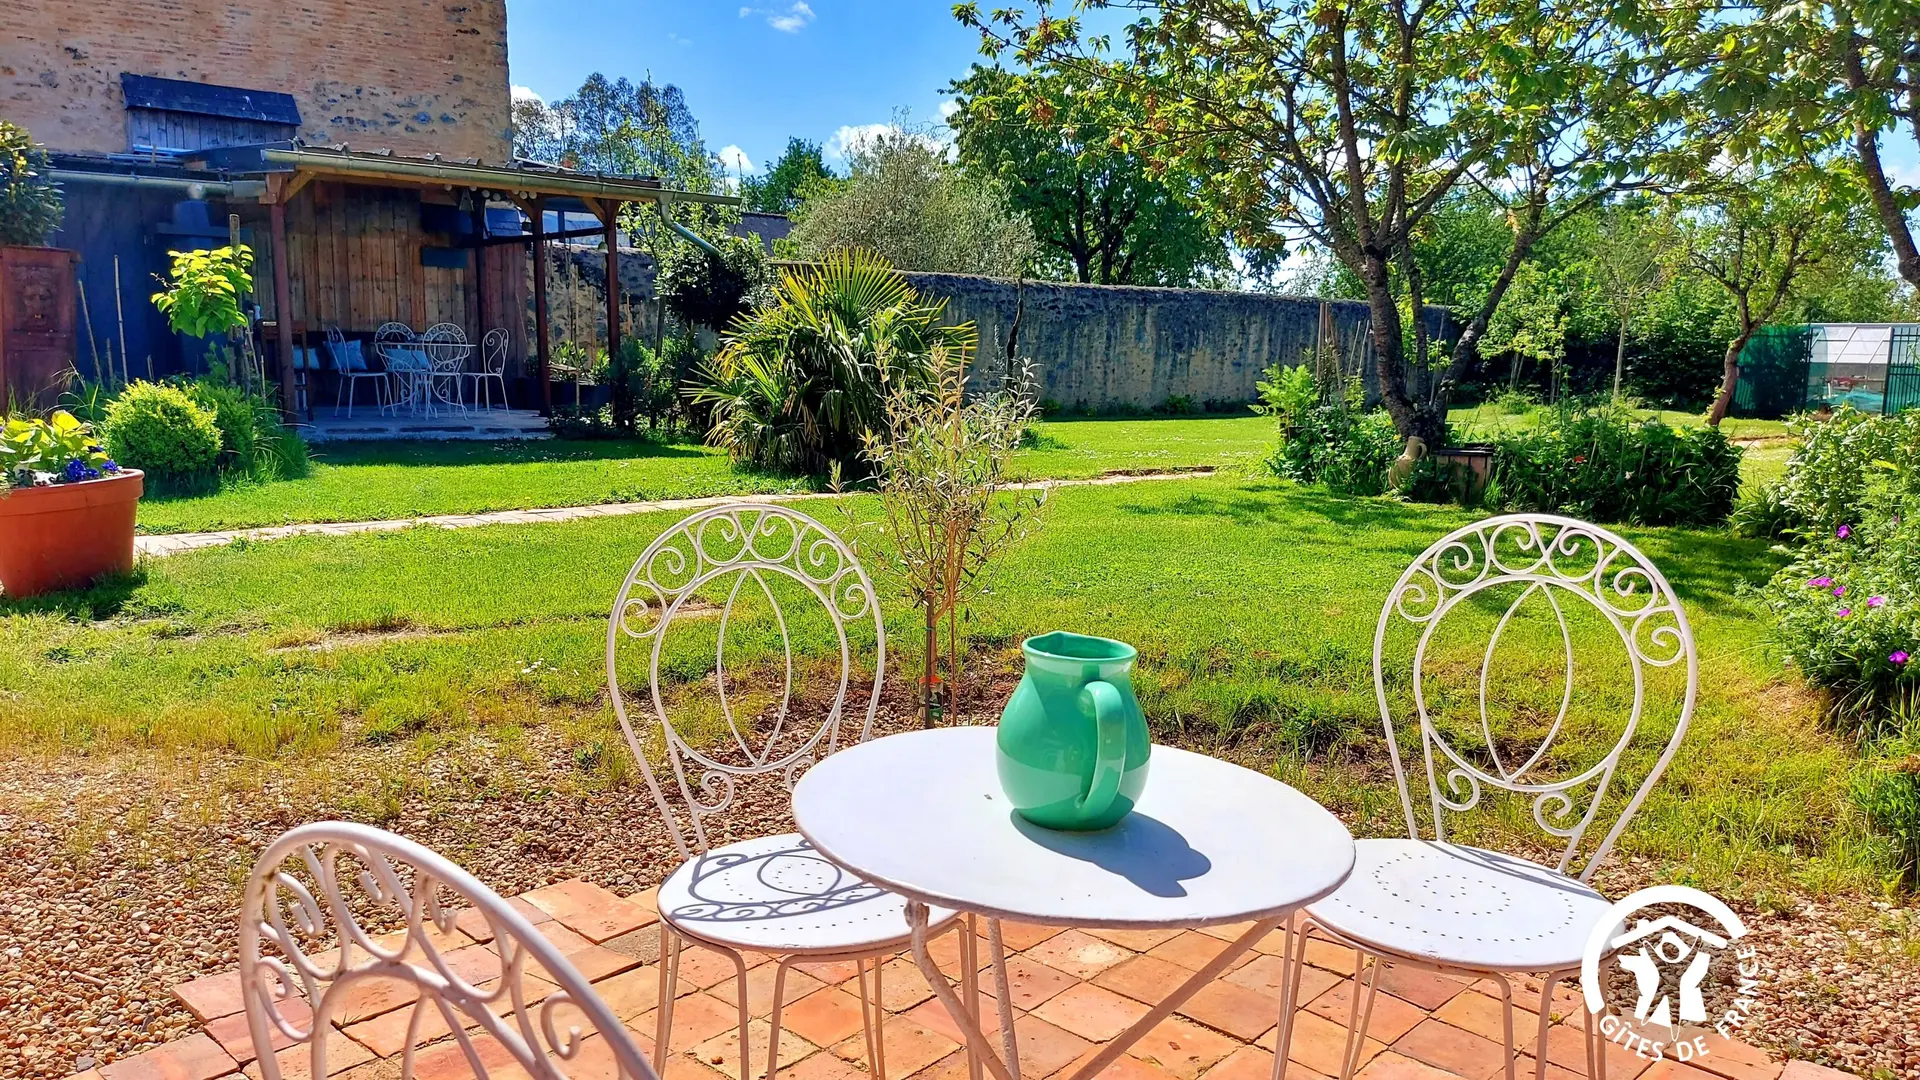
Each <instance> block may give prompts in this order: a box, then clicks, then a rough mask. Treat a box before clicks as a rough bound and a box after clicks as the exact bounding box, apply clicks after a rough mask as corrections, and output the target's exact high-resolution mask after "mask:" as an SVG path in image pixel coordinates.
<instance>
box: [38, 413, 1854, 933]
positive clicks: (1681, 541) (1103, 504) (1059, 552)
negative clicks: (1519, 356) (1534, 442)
mask: <svg viewBox="0 0 1920 1080" xmlns="http://www.w3.org/2000/svg"><path fill="white" fill-rule="evenodd" d="M1218 422H1219V421H1194V422H1193V423H1196V424H1208V423H1218ZM1062 426H1068V425H1062ZM1070 427H1071V430H1072V431H1075V432H1081V431H1091V430H1092V429H1091V428H1090V427H1088V426H1082V425H1071V426H1070ZM1122 430H1124V429H1122V428H1120V427H1119V426H1118V425H1115V426H1113V427H1109V428H1103V429H1100V430H1099V431H1097V432H1094V433H1095V434H1101V435H1104V434H1105V433H1107V432H1119V431H1122ZM1055 452H1059V451H1055ZM854 509H855V512H856V513H859V514H871V512H872V511H873V506H872V505H871V503H869V502H867V501H865V500H858V501H856V503H855V506H854ZM816 512H817V513H818V515H819V516H821V517H822V518H823V519H824V520H826V521H827V522H828V523H829V524H832V525H836V526H837V525H838V524H839V523H840V519H839V517H838V516H837V513H836V510H835V509H834V507H833V506H832V505H830V504H820V505H818V506H817V508H816ZM673 520H675V518H674V516H673V515H647V516H633V517H624V518H617V519H598V520H587V521H580V522H573V523H567V524H556V525H532V526H495V527H489V528H481V529H470V530H461V531H446V530H438V529H415V530H407V531H403V532H398V533H389V534H367V535H356V536H349V537H307V538H300V539H293V540H286V541H279V542H275V543H271V544H254V545H244V544H235V545H231V546H228V547H224V548H219V549H212V550H207V551H203V552H198V553H194V554H190V555H183V556H176V557H173V558H169V559H166V560H160V561H155V562H152V563H149V564H148V565H147V567H146V568H145V570H144V572H143V574H142V575H141V576H140V577H138V578H136V579H134V580H130V581H126V582H121V583H118V584H117V585H111V586H104V587H101V588H99V589H96V590H94V591H93V592H92V593H89V594H80V595H71V594H70V595H66V596H61V597H55V598H51V599H47V600H42V601H27V602H21V603H17V604H12V605H5V604H0V687H4V688H5V690H6V692H5V693H4V694H0V745H5V746H7V747H8V748H9V751H10V752H11V753H14V754H22V753H71V752H111V751H113V750H116V749H118V748H122V747H127V746H156V747H168V748H182V749H188V750H200V749H225V750H234V751H239V752H241V753H244V754H250V755H257V756H263V757H264V756H274V755H283V754H298V755H301V756H303V757H314V756H324V755H326V754H327V753H328V752H329V751H331V750H333V749H334V748H337V747H340V746H343V745H352V744H356V743H362V742H385V741H392V740H395V739H408V738H417V739H431V738H434V737H437V736H444V735H445V734H446V733H449V732H458V731H461V730H469V729H472V728H474V727H475V726H482V727H488V726H491V727H498V728H500V729H502V730H513V729H517V728H521V727H523V726H528V725H535V724H544V723H560V724H563V725H565V727H564V728H563V730H566V731H568V732H569V733H570V734H569V737H570V738H575V739H578V740H580V742H581V744H582V745H583V746H587V747H589V748H591V747H599V748H601V749H604V748H605V747H606V746H608V745H610V735H611V722H610V719H609V713H608V711H607V707H606V704H605V697H604V687H605V678H604V673H603V670H602V666H601V665H602V660H601V650H602V647H603V643H604V635H605V625H606V623H605V619H606V611H607V609H608V607H609V606H610V604H611V601H612V598H613V596H614V594H615V592H616V590H617V588H618V586H619V582H620V580H621V578H622V576H623V575H624V573H625V572H626V570H627V569H628V567H629V565H630V564H631V561H632V560H633V559H634V558H635V557H636V556H637V555H638V554H639V553H640V551H641V550H642V549H643V548H644V547H645V546H646V544H647V543H648V542H649V541H650V540H651V539H652V538H653V537H654V536H655V535H656V534H657V533H658V532H659V531H660V530H662V529H664V528H666V527H667V526H669V525H670V524H671V523H672V522H673ZM1466 520H1468V515H1466V514H1464V513H1462V512H1459V511H1456V510H1450V509H1445V508H1435V507H1428V506H1415V505H1407V504H1401V503H1396V502H1392V501H1387V500H1349V499H1340V498H1335V497H1331V496H1327V495H1324V494H1321V493H1318V492H1314V491H1309V490H1302V489H1297V488H1294V487H1292V486H1291V485H1287V484H1283V483H1279V482H1273V481H1265V480H1258V479H1247V478H1221V479H1196V480H1186V481H1169V482H1160V483H1152V484H1139V485H1124V486H1115V487H1094V488H1067V489H1062V490H1060V491H1059V492H1057V493H1056V495H1055V497H1054V503H1053V506H1052V508H1051V510H1050V511H1049V514H1048V517H1047V520H1046V522H1045V524H1044V527H1043V528H1042V530H1041V531H1040V532H1039V533H1038V534H1037V535H1036V536H1035V537H1034V538H1032V539H1031V540H1029V541H1028V542H1027V543H1026V544H1025V545H1024V546H1022V547H1021V548H1018V549H1016V550H1015V551H1014V552H1012V553H1011V554H1010V555H1009V556H1008V557H1007V558H1006V560H1005V562H1004V564H1003V565H1002V566H1001V567H1000V569H999V570H998V571H997V572H996V573H994V574H993V575H992V580H991V585H992V588H991V591H990V592H989V593H988V594H987V595H986V596H984V597H982V598H981V599H980V600H979V601H978V602H976V603H975V604H974V605H973V606H972V623H971V626H972V632H973V634H974V640H975V642H976V645H977V646H978V649H979V652H978V655H979V656H980V657H982V658H983V660H985V661H986V662H989V663H997V664H1001V665H1003V666H1004V667H1005V670H1011V666H1010V664H1011V657H1012V656H1013V655H1014V652H1013V650H1014V648H1015V646H1016V645H1017V643H1018V641H1019V640H1020V639H1021V638H1022V637H1024V636H1026V635H1029V634H1032V633H1037V632H1042V631H1046V630H1049V629H1054V628H1060V627H1065V628H1072V629H1076V630H1081V631H1086V632H1092V633H1098V634H1104V635H1108V636H1112V637H1118V638H1121V639H1124V640H1127V641H1130V642H1132V643H1134V644H1136V645H1137V646H1139V648H1140V651H1141V664H1140V673H1139V675H1138V679H1137V685H1138V687H1139V690H1140V694H1141V698H1142V701H1143V704H1144V705H1145V707H1146V709H1147V711H1148V714H1149V716H1150V718H1151V719H1152V721H1153V723H1154V725H1155V729H1156V732H1157V733H1158V734H1159V736H1160V737H1161V738H1163V739H1171V740H1177V741H1180V742H1182V743H1185V744H1188V745H1193V746H1198V747H1201V748H1210V749H1216V750H1228V751H1231V752H1234V753H1236V754H1240V755H1244V756H1245V757H1246V758H1247V759H1248V760H1251V761H1254V762H1255V763H1257V764H1261V765H1263V766H1265V767H1268V768H1272V769H1274V770H1276V771H1277V772H1278V773H1279V774H1280V775H1281V776H1283V777H1284V778H1286V779H1288V780H1290V781H1291V782H1293V783H1296V784H1298V785H1300V786H1301V787H1303V788H1304V789H1305V790H1308V791H1309V792H1311V793H1312V794H1314V795H1315V796H1316V797H1317V798H1320V799H1322V800H1323V801H1325V802H1327V803H1328V804H1329V805H1331V806H1334V807H1335V808H1337V809H1338V810H1340V811H1341V812H1342V813H1344V814H1346V815H1347V816H1348V818H1349V820H1352V821H1355V822H1357V823H1359V826H1360V828H1361V830H1362V831H1363V832H1370V833H1375V834H1382V833H1391V832H1392V831H1393V830H1394V829H1395V828H1396V827H1397V822H1398V817H1399V811H1398V806H1397V802H1395V800H1394V799H1393V797H1392V794H1391V788H1390V785H1389V783H1388V781H1387V779H1386V778H1387V777H1388V776H1389V775H1390V774H1388V773H1386V772H1384V771H1383V768H1384V754H1383V745H1384V744H1383V743H1382V742H1381V741H1380V740H1379V738H1378V737H1377V735H1376V734H1374V733H1376V732H1377V731H1378V727H1377V725H1378V719H1377V716H1376V714H1375V712H1374V706H1373V701H1372V692H1371V689H1370V686H1369V672H1370V665H1371V634H1372V628H1373V625H1374V621H1375V619H1376V617H1377V615H1378V612H1379V606H1380V602H1381V599H1382V597H1383V595H1384V593H1385V591H1386V589H1387V587H1388V585H1389V584H1390V582H1391V581H1392V580H1393V578H1394V577H1395V576H1396V575H1397V574H1398V573H1399V571H1400V570H1401V569H1402V568H1403V567H1404V566H1405V564H1406V563H1407V561H1408V560H1409V559H1411V558H1412V557H1413V556H1414V555H1415V554H1417V553H1418V552H1419V551H1420V550H1421V549H1422V548H1423V547H1425V545H1426V544H1428V543H1429V542H1430V541H1431V540H1432V539H1434V538H1435V537H1437V536H1438V535H1440V534H1441V533H1442V532H1444V531H1445V530H1446V529H1448V528H1450V527H1453V526H1455V525H1457V524H1460V523H1462V522H1464V521H1466ZM852 535H856V536H858V537H860V539H861V543H862V544H864V545H866V546H867V547H868V549H869V550H868V561H869V563H870V564H871V563H872V562H873V561H874V556H875V555H876V554H877V549H876V547H875V546H876V545H878V544H879V536H878V534H877V533H876V532H873V531H871V530H869V529H866V528H860V529H856V530H853V532H852ZM1634 535H1635V536H1636V537H1637V538H1638V539H1639V540H1641V541H1643V542H1644V544H1645V546H1646V548H1647V550H1648V552H1649V554H1651V555H1652V557H1653V558H1654V559H1655V560H1656V561H1657V562H1658V563H1659V564H1660V565H1661V566H1662V567H1663V568H1664V569H1665V570H1666V572H1667V574H1668V575H1669V576H1670V577H1671V578H1672V579H1673V580H1674V581H1675V582H1676V583H1677V585H1678V587H1679V588H1680V590H1681V592H1682V595H1683V599H1684V600H1685V602H1686V604H1687V607H1688V610H1689V613H1690V615H1691V617H1692V619H1693V620H1694V628H1695V631H1696V634H1697V635H1698V638H1699V641H1700V646H1701V655H1702V674H1701V688H1702V699H1701V704H1700V708H1699V710H1698V713H1697V715H1696V719H1695V726H1694V729H1693V732H1692V734H1691V735H1690V737H1689V740H1688V743H1687V745H1686V747H1685V749H1684V750H1683V752H1682V753H1681V755H1680V757H1679V758H1678V760H1676V762H1675V764H1674V768H1673V770H1672V772H1671V773H1670V774H1669V778H1668V780H1667V781H1666V782H1665V783H1664V784H1663V785H1662V787H1661V788H1660V789H1659V790H1658V792H1657V793H1656V795H1655V797H1654V798H1653V799H1652V800H1651V801H1650V802H1649V804H1648V805H1647V807H1646V808H1645V810H1643V812H1642V814H1641V816H1640V818H1639V819H1637V822H1638V823H1637V824H1636V826H1635V828H1634V830H1633V831H1632V833H1631V834H1630V835H1629V838H1628V840H1627V842H1626V845H1625V850H1626V851H1627V852H1629V853H1630V854H1634V855H1638V856H1643V857H1645V858H1648V859H1651V860H1655V861H1656V862H1657V863H1658V864H1659V865H1660V866H1661V867H1663V868H1664V870H1663V873H1665V874H1666V875H1668V876H1670V877H1672V878H1674V879H1676V880H1684V881H1690V882H1695V883H1699V884H1702V885H1704V886H1706V887H1710V888H1716V889H1720V890H1722V891H1725V892H1729V893H1737V894H1740V895H1745V896H1754V895H1757V894H1759V893H1762V892H1764V891H1765V890H1767V889H1769V888H1773V887H1776V886H1777V885H1779V884H1781V883H1792V884H1795V885H1797V886H1800V887H1804V888H1811V889H1816V890H1830V889H1843V888H1856V887H1858V888H1866V887H1869V886H1871V885H1872V884H1873V882H1874V881H1875V880H1876V877H1875V874H1874V872H1873V870H1872V866H1873V864H1874V860H1875V859H1876V858H1877V857H1878V849H1877V848H1875V847H1874V846H1873V845H1874V843H1875V842H1874V841H1871V840H1869V839H1867V838H1866V835H1865V833H1864V831H1863V827H1862V826H1861V825H1860V823H1859V822H1858V821H1857V819H1856V818H1855V817H1854V816H1853V815H1852V812H1851V811H1850V810H1848V809H1847V804H1846V800H1845V783H1846V776H1847V773H1848V769H1849V764H1848V762H1849V755H1848V752H1847V748H1846V747H1845V746H1844V745H1843V744H1842V743H1841V742H1840V741H1838V740H1837V739H1835V738H1833V737H1831V736H1829V735H1827V734H1825V733H1823V732H1821V731H1820V730H1819V729H1818V727H1817V724H1816V723H1815V716H1816V713H1817V709H1816V707H1815V706H1814V705H1813V703H1812V702H1811V701H1810V700H1809V699H1808V698H1807V697H1806V695H1805V694H1804V693H1803V692H1801V691H1799V690H1797V689H1796V687H1795V684H1794V683H1792V682H1790V681H1788V680H1786V678H1785V677H1784V676H1783V675H1782V673H1781V670H1780V668H1779V667H1778V665H1777V663H1776V662H1775V661H1774V660H1773V659H1771V658H1770V656H1769V654H1768V653H1767V652H1766V650H1765V649H1764V648H1763V647H1762V639H1761V626H1762V624H1761V621H1760V616H1759V612H1758V611H1757V609H1756V608H1755V606H1754V604H1753V602H1752V600H1751V598H1750V597H1749V596H1747V595H1746V594H1744V593H1743V592H1742V588H1743V586H1747V585H1752V584H1756V583H1758V582H1761V581H1764V580H1765V579H1766V577H1767V576H1768V574H1769V573H1770V572H1771V570H1772V569H1773V568H1774V565H1775V562H1776V559H1775V556H1773V555H1771V554H1770V553H1769V552H1768V551H1767V548H1766V546H1765V545H1764V544H1760V543H1747V542H1741V541H1735V540H1731V539H1728V538H1727V537H1725V536H1724V535H1722V534H1717V533H1704V532H1687V531H1678V530H1645V531H1639V532H1636V533H1635V534H1634ZM887 610H888V614H889V635H890V638H891V640H892V641H893V642H894V644H895V649H896V653H895V667H894V669H893V671H894V676H893V678H894V679H895V680H896V685H897V684H898V683H897V680H901V679H904V678H906V677H907V676H905V675H904V674H903V671H904V667H903V666H902V655H901V653H900V652H899V651H898V650H902V649H908V650H910V648H911V646H910V644H909V643H911V642H912V641H913V640H914V636H913V633H912V629H913V628H912V622H913V618H912V613H911V611H910V610H909V609H908V608H907V607H906V606H905V605H903V604H902V603H900V602H899V601H898V600H897V599H893V598H892V597H891V594H889V598H888V609H887ZM709 625H711V622H709ZM761 629H763V630H764V627H762V628H761ZM795 633H796V634H797V636H798V641H799V644H800V647H801V649H802V650H803V651H804V652H807V653H809V654H811V655H812V656H814V657H815V658H816V660H817V659H818V657H820V656H822V655H825V653H826V643H827V641H828V639H827V637H826V636H825V635H824V633H822V632H821V625H817V624H816V623H808V622H804V621H802V622H797V623H796V624H795ZM696 636H697V635H696ZM708 640H710V638H709V639H708ZM762 640H765V639H764V638H763V639H762ZM740 641H741V644H740V646H739V647H740V648H741V650H742V652H743V654H745V653H750V652H751V650H752V648H753V637H752V635H747V634H743V635H742V636H741V639H740ZM734 642H735V637H734V636H733V635H731V634H730V636H729V648H730V649H732V648H734ZM702 645H704V642H692V643H681V644H680V645H679V646H676V648H675V649H672V650H670V651H669V654H670V658H671V659H672V660H673V662H674V664H675V666H676V668H675V669H676V670H683V665H685V664H688V663H691V661H689V660H688V659H687V658H690V657H696V656H700V655H703V654H702V652H701V646H702ZM1529 647H1531V646H1529ZM704 655H708V656H710V655H711V653H710V652H707V653H705V654H704ZM730 655H731V654H730ZM743 659H750V656H745V655H743ZM697 669H698V666H697V664H694V665H693V666H691V667H685V668H684V670H685V671H697ZM1002 692H1003V691H1002ZM988 696H989V697H991V696H992V695H991V693H989V694H988ZM608 756H609V755H606V754H600V753H598V752H597V751H595V752H593V753H588V754H586V755H585V756H584V757H583V760H587V759H602V760H604V759H606V758H607V757H608ZM613 756H617V755H613Z"/></svg>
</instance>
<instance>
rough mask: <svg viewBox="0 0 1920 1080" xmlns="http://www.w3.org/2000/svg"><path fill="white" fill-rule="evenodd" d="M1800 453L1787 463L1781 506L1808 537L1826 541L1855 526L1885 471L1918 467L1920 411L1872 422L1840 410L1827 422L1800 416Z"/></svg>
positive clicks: (1853, 411)
mask: <svg viewBox="0 0 1920 1080" xmlns="http://www.w3.org/2000/svg"><path fill="white" fill-rule="evenodd" d="M1792 431H1793V434H1794V436H1795V437H1797V438H1798V439H1799V440H1800V448H1799V449H1798V450H1796V451H1794V454H1793V456H1792V457H1791V458H1789V459H1788V460H1787V472H1786V475H1785V476H1784V477H1783V478H1782V479H1781V481H1780V501H1781V503H1783V504H1784V505H1785V506H1786V507H1787V509H1789V510H1790V511H1792V512H1793V513H1794V515H1795V516H1797V517H1798V518H1799V519H1800V520H1801V521H1802V522H1804V524H1805V527H1806V528H1807V530H1808V531H1810V532H1811V533H1813V534H1815V535H1826V534H1828V533H1831V532H1833V531H1834V530H1835V529H1837V528H1839V527H1840V526H1841V525H1845V524H1850V523H1852V522H1854V521H1857V520H1859V518H1858V516H1857V515H1858V513H1859V509H1860V506H1861V504H1862V502H1863V500H1864V499H1865V498H1866V496H1867V491H1868V489H1869V488H1870V487H1872V486H1873V485H1874V483H1875V482H1876V480H1877V479H1878V478H1882V477H1885V476H1886V475H1888V470H1889V469H1893V470H1903V471H1904V472H1905V473H1906V474H1907V475H1912V474H1913V473H1914V470H1915V468H1916V466H1920V410H1908V411H1906V412H1901V413H1895V414H1894V415H1892V416H1875V415H1873V414H1871V413H1863V412H1861V411H1860V410H1858V409H1855V408H1852V407H1850V406H1843V407H1841V408H1840V409H1839V410H1838V411H1837V412H1835V413H1834V414H1833V417H1832V418H1831V419H1829V420H1819V419H1816V418H1814V417H1811V416H1802V417H1799V418H1797V419H1796V420H1794V422H1793V424H1792Z"/></svg>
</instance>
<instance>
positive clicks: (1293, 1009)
mask: <svg viewBox="0 0 1920 1080" xmlns="http://www.w3.org/2000/svg"><path fill="white" fill-rule="evenodd" d="M1311 929H1312V924H1311V923H1308V924H1306V925H1302V924H1301V922H1300V917H1299V915H1297V914H1296V915H1292V916H1289V917H1288V918H1287V952H1286V957H1287V965H1286V968H1285V969H1284V971H1283V974H1284V975H1285V977H1286V980H1287V981H1286V984H1285V985H1283V986H1282V987H1281V988H1280V1018H1279V1024H1278V1025H1277V1026H1276V1027H1275V1028H1274V1042H1273V1080H1287V1055H1288V1052H1289V1051H1291V1050H1292V1049H1293V1022H1294V1019H1295V1015H1296V1014H1297V1013H1298V1011H1299V1005H1300V969H1301V968H1303V967H1305V966H1306V964H1307V934H1308V931H1309V930H1311Z"/></svg>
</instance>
